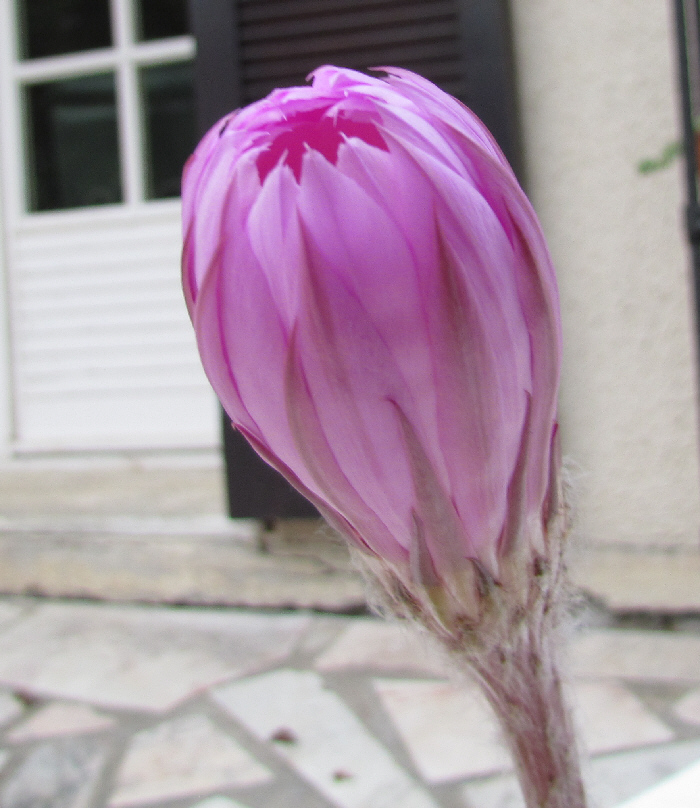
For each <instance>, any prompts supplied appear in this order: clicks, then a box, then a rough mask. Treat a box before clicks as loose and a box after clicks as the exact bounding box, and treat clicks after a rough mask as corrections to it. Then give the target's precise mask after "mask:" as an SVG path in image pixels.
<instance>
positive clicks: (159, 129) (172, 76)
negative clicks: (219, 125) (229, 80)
mask: <svg viewBox="0 0 700 808" xmlns="http://www.w3.org/2000/svg"><path fill="white" fill-rule="evenodd" d="M141 92H142V94H143V103H144V123H145V149H144V151H145V157H146V161H147V167H146V189H147V190H146V195H147V197H148V198H149V199H162V198H163V197H168V196H179V195H180V177H181V175H182V167H183V166H184V164H185V160H187V158H188V157H189V155H190V153H191V152H192V150H193V149H194V147H195V123H194V92H193V67H192V62H177V63H175V64H169V65H154V66H152V67H145V68H143V69H142V70H141Z"/></svg>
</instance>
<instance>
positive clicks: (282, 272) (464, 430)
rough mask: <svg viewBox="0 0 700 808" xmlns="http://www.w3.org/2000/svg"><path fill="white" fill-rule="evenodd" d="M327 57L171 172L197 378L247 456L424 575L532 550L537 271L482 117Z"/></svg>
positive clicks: (538, 421)
mask: <svg viewBox="0 0 700 808" xmlns="http://www.w3.org/2000/svg"><path fill="white" fill-rule="evenodd" d="M383 70H385V71H386V72H387V73H388V78H386V79H380V78H374V77H368V76H365V75H363V74H360V73H357V72H354V71H352V70H344V69H339V68H335V67H322V68H320V69H318V70H316V71H315V73H314V74H313V85H312V86H307V87H293V88H290V89H283V90H276V91H275V92H273V93H272V94H271V95H270V96H268V97H267V98H265V99H264V100H262V101H259V102H258V103H255V104H252V105H251V106H249V107H247V108H245V109H243V110H241V111H239V112H236V113H233V114H231V115H229V116H228V117H226V118H225V119H223V120H222V121H220V122H219V123H218V124H216V126H214V127H213V128H212V129H211V130H210V131H209V133H208V134H207V135H206V136H205V137H204V138H203V140H202V142H201V143H200V144H199V146H198V148H197V150H196V151H195V153H194V155H193V156H192V157H191V158H190V161H189V162H188V164H187V167H186V169H185V173H184V179H183V193H182V201H183V216H184V230H185V233H186V237H185V246H184V252H183V283H184V289H185V296H186V299H187V303H188V307H189V311H190V315H191V317H192V321H193V323H194V327H195V330H196V333H197V339H198V344H199V350H200V353H201V356H202V362H203V364H204V368H205V370H206V372H207V374H208V376H209V379H210V380H211V383H212V385H213V387H214V389H215V390H216V392H217V394H218V395H219V397H220V399H221V401H222V403H223V405H224V407H225V408H226V411H227V412H228V414H229V416H230V417H231V419H232V421H233V424H234V426H236V427H237V428H238V429H239V430H240V431H241V432H242V433H243V434H244V435H245V436H246V438H247V439H248V440H249V441H250V442H251V444H252V445H253V446H254V447H255V449H256V450H257V451H258V452H259V453H260V455H261V456H262V457H263V458H264V459H265V460H267V461H268V462H269V463H271V464H272V465H273V466H274V467H275V468H277V469H278V470H279V471H280V472H282V474H284V475H285V476H286V477H287V479H288V480H290V481H291V482H292V484H293V485H294V486H296V488H298V489H299V490H300V491H301V492H302V493H303V494H305V495H306V496H307V497H308V498H309V499H310V500H311V501H312V502H314V503H315V504H316V505H317V507H318V508H319V510H320V511H321V512H322V513H323V514H324V515H325V516H326V517H327V519H328V520H329V521H330V523H331V524H332V525H333V526H334V527H336V528H337V529H339V530H340V531H341V532H342V533H343V534H344V535H345V536H346V537H347V538H349V539H350V540H351V541H352V542H354V543H355V544H357V545H359V546H360V547H362V548H364V549H365V550H369V551H370V552H371V553H373V554H375V555H376V556H379V557H380V558H382V559H384V560H385V561H388V562H390V563H391V564H393V565H397V566H398V567H399V568H402V569H404V570H405V571H407V573H406V574H407V575H408V576H409V577H410V578H412V580H414V581H415V582H416V583H419V584H422V585H425V586H428V587H431V586H435V585H438V584H440V583H441V582H443V581H444V580H445V579H446V578H450V577H451V575H452V574H453V572H454V570H457V569H460V568H462V567H465V566H467V564H468V563H471V562H476V563H477V565H481V567H483V569H485V570H488V571H489V573H490V575H492V576H493V577H494V578H496V580H498V579H499V574H500V568H501V562H502V559H503V558H504V557H505V556H507V555H509V554H510V553H511V552H512V551H513V550H514V548H516V547H522V546H523V545H526V546H527V545H531V546H539V545H541V543H542V542H543V528H544V525H545V523H546V520H547V518H548V513H549V510H550V509H551V507H552V505H551V502H550V499H551V496H552V495H551V493H550V489H551V488H552V486H551V483H550V480H551V479H552V477H553V475H554V476H555V475H556V473H557V471H558V460H557V458H556V456H555V452H554V451H553V449H552V446H553V443H554V437H555V434H556V397H557V386H558V377H559V365H560V353H561V350H560V342H561V337H560V322H559V313H558V298H557V289H556V281H555V276H554V271H553V268H552V264H551V261H550V258H549V255H548V252H547V248H546V245H545V241H544V238H543V235H542V232H541V230H540V226H539V224H538V222H537V219H536V217H535V214H534V213H533V210H532V208H531V206H530V204H529V203H528V201H527V199H526V197H525V195H524V193H523V191H522V190H521V188H520V186H519V185H518V183H517V181H516V179H515V176H514V175H513V172H512V171H511V169H510V167H509V166H508V164H507V162H506V160H505V158H504V157H503V155H502V153H501V151H500V150H499V148H498V146H497V145H496V143H495V141H494V139H493V138H492V137H491V135H490V134H489V132H488V131H487V130H486V128H485V127H484V125H483V124H482V123H481V122H480V121H479V120H478V119H477V118H476V117H475V116H474V115H473V114H472V113H471V112H470V111H469V110H468V109H467V108H466V107H464V106H463V105H462V104H461V103H460V102H458V101H456V100H455V99H454V98H452V97H450V96H448V95H446V94H445V93H443V92H442V91H441V90H439V89H438V88H437V87H435V86H434V85H433V84H431V83H430V82H428V81H426V80H425V79H422V78H420V77H419V76H417V75H415V74H413V73H410V72H408V71H406V70H399V69H396V68H383Z"/></svg>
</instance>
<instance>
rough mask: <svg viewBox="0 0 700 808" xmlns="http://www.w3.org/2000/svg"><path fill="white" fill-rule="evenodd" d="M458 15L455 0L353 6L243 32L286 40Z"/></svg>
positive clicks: (253, 38) (254, 38) (249, 37)
mask: <svg viewBox="0 0 700 808" xmlns="http://www.w3.org/2000/svg"><path fill="white" fill-rule="evenodd" d="M453 18H454V2H453V0H434V2H432V3H412V4H410V5H401V6H397V7H395V8H379V9H376V8H370V9H364V10H363V9H354V8H353V9H352V10H350V11H349V12H348V13H345V14H336V15H333V16H331V15H328V14H325V15H323V16H320V15H314V16H312V17H301V18H298V17H289V16H287V15H285V16H280V17H279V18H275V19H272V20H266V21H264V22H260V23H256V24H249V25H246V26H245V27H244V28H243V30H242V32H241V34H242V36H241V41H242V42H244V43H250V42H258V41H261V40H269V39H275V40H277V41H278V44H279V40H280V39H281V40H282V41H283V42H287V41H289V40H291V39H292V38H293V37H298V36H304V37H315V36H323V35H324V34H325V33H327V32H328V31H329V30H334V31H344V32H347V33H349V34H354V35H357V33H359V32H365V33H366V31H367V30H373V29H376V28H379V27H381V28H386V27H389V26H392V27H393V26H399V27H403V26H405V25H406V24H407V23H412V22H414V23H415V22H418V21H421V22H424V23H427V22H429V21H436V20H437V21H439V20H452V19H453Z"/></svg>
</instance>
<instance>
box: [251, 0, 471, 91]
mask: <svg viewBox="0 0 700 808" xmlns="http://www.w3.org/2000/svg"><path fill="white" fill-rule="evenodd" d="M239 44H240V54H241V65H240V69H241V77H242V89H243V100H244V102H245V103H249V102H251V101H255V100H257V99H258V98H262V97H264V96H265V95H267V94H268V93H269V92H271V91H272V90H273V89H274V88H275V87H285V86H290V85H295V84H304V83H305V82H306V77H307V76H308V74H309V73H310V72H311V71H312V70H314V69H315V68H317V67H318V66H319V65H323V64H336V65H339V66H342V67H350V68H354V69H356V70H367V69H368V68H370V67H373V66H375V65H391V66H395V67H405V68H407V69H409V70H414V71H416V72H418V73H420V74H421V75H423V76H425V77H426V78H428V79H430V80H431V81H434V82H435V83H436V84H438V85H439V86H441V87H443V89H445V90H446V91H447V92H450V93H452V94H453V95H457V96H460V95H461V94H462V89H463V84H464V66H463V58H462V54H461V52H460V40H459V16H458V8H457V0H433V2H418V0H391V1H388V0H321V2H318V0H295V2H290V1H289V0H285V2H280V1H279V0H270V2H265V0H253V1H252V2H246V0H243V1H242V2H239Z"/></svg>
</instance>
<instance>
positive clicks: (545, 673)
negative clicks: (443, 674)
mask: <svg viewBox="0 0 700 808" xmlns="http://www.w3.org/2000/svg"><path fill="white" fill-rule="evenodd" d="M538 633H539V632H537V633H535V632H532V631H527V632H526V633H525V634H524V636H523V637H522V639H521V641H520V642H519V643H517V644H516V645H515V646H514V647H513V646H510V647H509V648H508V650H507V653H506V652H505V651H504V650H503V649H502V648H500V647H496V648H493V649H492V650H491V652H490V653H489V654H488V655H485V656H483V657H477V658H476V659H475V658H473V657H472V658H471V660H470V664H469V667H470V669H471V670H472V671H473V672H474V673H476V675H477V678H478V679H479V682H480V684H481V686H482V689H483V691H484V693H485V695H486V698H487V699H488V701H489V702H490V704H491V706H492V708H493V710H494V712H495V714H496V716H497V717H498V720H499V721H500V723H501V726H502V728H503V731H504V735H505V738H506V739H507V741H508V744H509V746H510V749H511V754H512V756H513V759H514V762H515V765H516V769H517V773H518V777H519V780H520V786H521V788H522V791H523V796H524V798H525V803H526V805H527V808H585V806H586V798H585V794H584V789H583V784H582V781H581V771H580V763H579V758H578V752H577V744H576V739H575V735H574V731H573V727H572V722H571V717H570V715H569V712H568V710H567V709H566V705H565V701H564V696H563V692H562V683H561V679H560V676H559V673H558V670H557V665H556V661H555V659H554V657H553V655H552V650H553V649H552V648H551V647H548V646H550V645H551V644H552V642H551V634H550V633H549V632H547V631H545V636H541V635H540V636H537V635H538Z"/></svg>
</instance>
